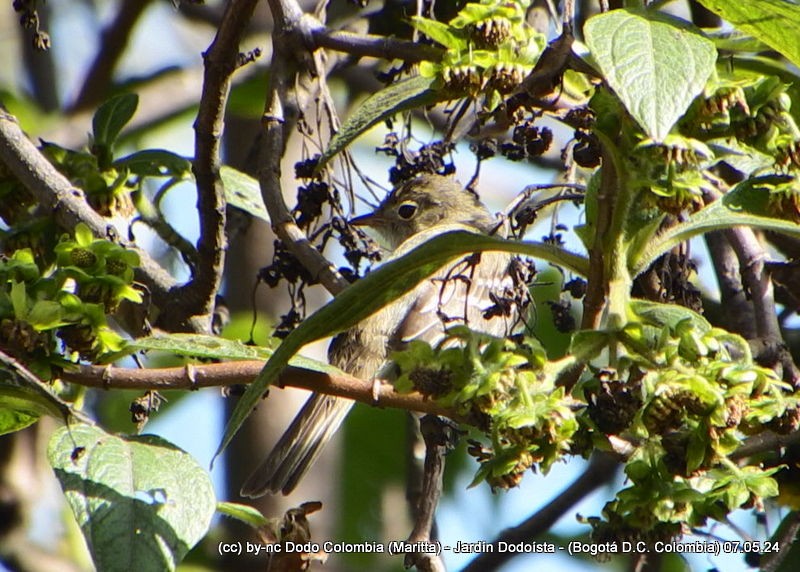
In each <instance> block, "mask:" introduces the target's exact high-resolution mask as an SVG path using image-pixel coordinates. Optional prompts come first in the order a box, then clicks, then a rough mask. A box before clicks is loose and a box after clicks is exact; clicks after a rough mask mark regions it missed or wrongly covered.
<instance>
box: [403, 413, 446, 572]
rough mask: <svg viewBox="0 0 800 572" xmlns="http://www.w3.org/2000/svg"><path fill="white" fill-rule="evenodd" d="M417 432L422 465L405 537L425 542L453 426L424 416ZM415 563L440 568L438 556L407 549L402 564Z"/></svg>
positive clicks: (439, 493)
mask: <svg viewBox="0 0 800 572" xmlns="http://www.w3.org/2000/svg"><path fill="white" fill-rule="evenodd" d="M420 431H421V433H422V437H423V439H424V440H425V465H424V468H423V472H422V487H421V490H420V494H419V495H417V498H416V499H414V503H413V506H412V508H413V511H414V529H413V530H412V531H411V534H410V535H409V537H408V542H409V543H411V544H412V545H415V544H416V543H420V545H428V544H429V543H430V542H432V541H433V540H434V538H433V530H434V524H435V516H436V508H437V507H438V506H439V498H440V497H441V496H442V476H443V475H444V457H445V455H446V454H447V452H448V451H449V450H450V449H452V443H453V440H454V435H453V427H452V425H451V424H449V423H447V422H446V421H445V420H444V419H442V418H440V417H438V416H436V415H426V416H425V417H423V418H422V419H421V420H420ZM411 566H416V568H417V570H422V571H426V572H428V571H430V572H433V571H438V570H444V563H443V562H442V559H441V558H440V556H439V555H437V554H435V553H430V552H427V551H417V552H409V553H407V554H406V557H405V567H406V568H410V567H411Z"/></svg>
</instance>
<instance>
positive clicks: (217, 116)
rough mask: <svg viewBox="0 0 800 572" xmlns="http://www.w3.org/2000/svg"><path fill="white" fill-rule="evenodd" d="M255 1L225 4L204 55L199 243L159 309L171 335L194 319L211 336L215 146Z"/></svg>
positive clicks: (221, 207) (216, 245) (217, 247)
mask: <svg viewBox="0 0 800 572" xmlns="http://www.w3.org/2000/svg"><path fill="white" fill-rule="evenodd" d="M256 3H257V0H233V1H232V2H230V3H228V5H227V7H226V9H225V13H224V15H223V17H222V23H221V24H220V27H219V30H218V32H217V35H216V37H215V38H214V41H213V42H212V44H211V47H209V49H208V51H207V52H206V53H205V54H204V57H203V60H204V64H205V73H204V78H203V93H202V95H201V97H200V108H199V111H198V113H197V119H196V121H195V124H194V128H195V158H194V162H193V164H192V170H193V171H194V175H195V180H196V181H197V210H198V214H199V218H200V238H199V240H198V244H197V253H198V264H197V268H196V272H195V274H194V276H193V277H192V280H191V281H189V282H188V283H187V284H185V285H184V286H182V287H181V289H180V293H179V296H177V297H176V299H175V302H176V303H175V304H174V305H171V306H170V307H168V308H166V309H165V312H164V313H165V316H164V321H165V322H166V323H168V324H170V325H171V326H174V327H173V328H171V329H184V323H185V321H186V319H187V317H188V316H199V317H200V319H201V320H202V321H203V322H204V323H205V326H206V331H209V332H210V330H211V313H212V312H213V309H214V300H215V296H216V294H217V291H218V290H219V287H220V284H221V282H222V269H223V266H224V264H225V246H226V237H225V206H226V201H225V189H224V187H223V185H222V180H221V179H220V175H219V169H220V158H219V140H220V137H221V135H222V130H223V122H224V115H225V106H226V102H227V98H228V92H229V91H230V86H231V75H232V74H233V72H234V71H235V70H236V68H237V67H238V56H239V43H240V41H241V39H242V37H243V36H244V33H245V29H246V27H247V24H248V22H249V21H250V18H251V17H252V15H253V10H254V9H255V5H256Z"/></svg>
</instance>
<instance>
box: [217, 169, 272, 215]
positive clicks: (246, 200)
mask: <svg viewBox="0 0 800 572" xmlns="http://www.w3.org/2000/svg"><path fill="white" fill-rule="evenodd" d="M219 176H220V177H221V178H222V184H223V186H224V187H225V199H226V200H227V201H228V204H229V205H231V206H234V207H236V208H238V209H241V210H243V211H245V212H246V213H250V214H251V215H253V216H254V217H256V218H260V219H261V220H263V221H264V222H266V223H269V214H268V213H267V209H266V207H265V206H264V199H262V198H261V186H260V185H259V184H258V181H256V180H255V179H254V178H253V177H251V176H250V175H247V174H245V173H242V172H241V171H237V170H236V169H234V168H233V167H228V166H227V165H223V166H222V168H221V169H220V171H219Z"/></svg>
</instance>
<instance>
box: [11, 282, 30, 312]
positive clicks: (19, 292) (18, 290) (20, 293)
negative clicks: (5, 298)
mask: <svg viewBox="0 0 800 572" xmlns="http://www.w3.org/2000/svg"><path fill="white" fill-rule="evenodd" d="M9 297H10V298H11V306H12V308H13V309H14V317H15V318H16V319H17V320H27V318H28V290H27V288H26V286H25V283H24V282H12V283H11V292H10V293H9Z"/></svg>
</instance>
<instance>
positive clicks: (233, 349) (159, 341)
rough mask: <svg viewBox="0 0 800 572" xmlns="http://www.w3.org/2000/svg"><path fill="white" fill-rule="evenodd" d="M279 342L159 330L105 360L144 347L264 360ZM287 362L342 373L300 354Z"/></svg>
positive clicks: (188, 354) (207, 356)
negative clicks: (264, 343)
mask: <svg viewBox="0 0 800 572" xmlns="http://www.w3.org/2000/svg"><path fill="white" fill-rule="evenodd" d="M273 342H274V343H273ZM279 343H280V340H278V339H277V338H273V339H271V340H270V343H269V345H268V346H267V347H264V346H251V345H247V344H244V343H242V342H240V341H239V340H228V339H225V338H220V337H218V336H208V335H204V334H167V333H160V334H157V335H155V336H149V337H146V338H139V339H136V340H130V341H129V342H127V343H126V344H125V347H124V348H123V349H122V351H121V352H119V353H116V354H114V355H113V356H110V357H109V359H108V360H107V361H116V360H118V359H119V358H121V357H123V356H126V355H130V354H133V353H136V352H139V351H148V350H150V351H163V352H168V353H171V354H175V355H180V356H185V357H193V358H202V359H218V360H264V361H266V360H268V359H269V358H270V357H271V356H272V354H273V352H274V348H275V346H277V345H278V344H279ZM289 365H291V366H293V367H299V368H303V369H309V370H311V371H318V372H321V373H330V374H341V373H342V370H340V369H339V368H337V367H334V366H332V365H329V364H327V363H324V362H321V361H317V360H315V359H311V358H307V357H303V356H294V357H293V358H292V359H290V360H289Z"/></svg>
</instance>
